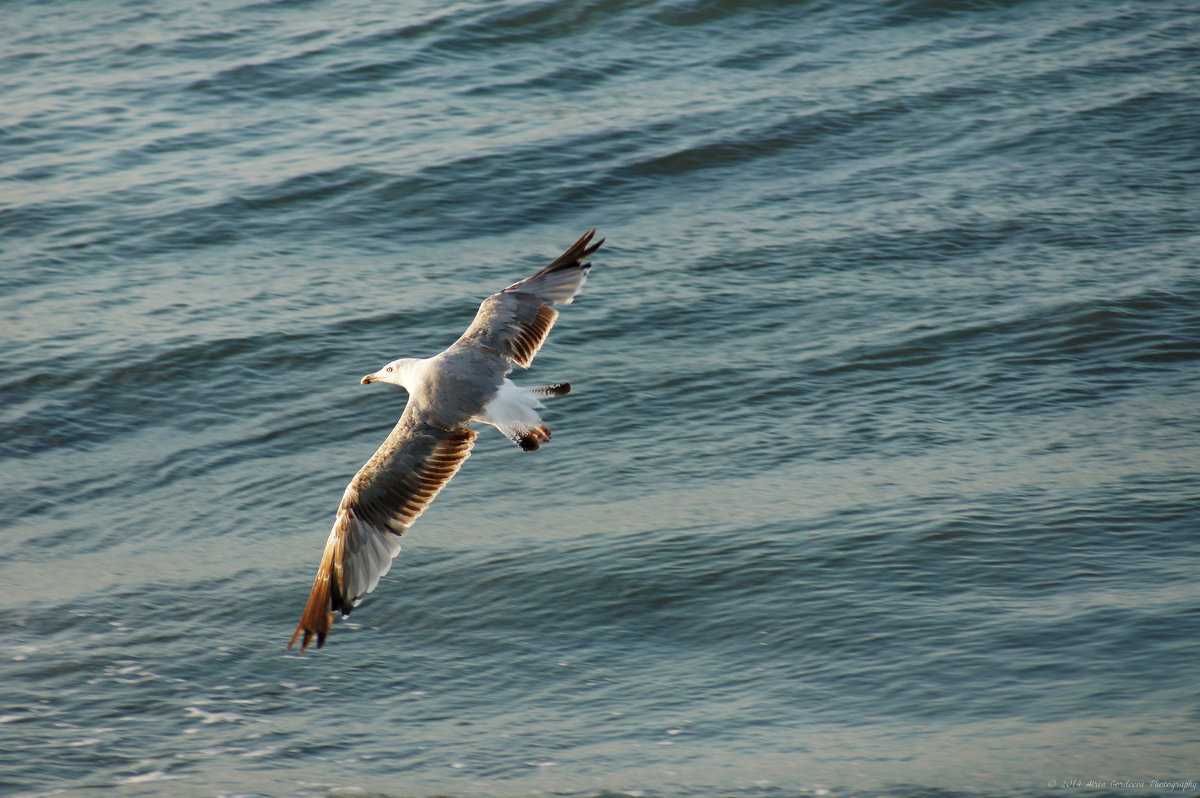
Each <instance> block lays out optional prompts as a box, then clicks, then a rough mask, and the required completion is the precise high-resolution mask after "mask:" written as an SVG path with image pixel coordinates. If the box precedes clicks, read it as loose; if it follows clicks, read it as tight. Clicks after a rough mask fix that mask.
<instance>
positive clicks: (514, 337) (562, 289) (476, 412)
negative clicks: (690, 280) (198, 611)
mask: <svg viewBox="0 0 1200 798" xmlns="http://www.w3.org/2000/svg"><path fill="white" fill-rule="evenodd" d="M595 234H596V231H595V230H591V231H589V232H587V233H585V234H584V235H583V237H582V238H580V239H579V240H578V241H576V242H575V243H574V244H573V245H571V248H570V249H568V250H567V251H566V252H564V253H563V254H562V255H561V256H560V257H559V258H558V259H557V260H555V261H554V262H553V263H551V264H550V265H549V266H547V267H546V268H544V269H542V270H541V271H539V272H537V273H535V274H533V275H531V276H529V277H526V278H525V279H524V280H521V281H520V282H517V283H513V284H512V285H510V286H509V287H508V288H505V289H504V290H503V291H500V292H498V293H495V294H492V295H491V296H489V297H488V298H487V299H485V300H483V302H482V304H480V306H479V311H478V312H477V313H476V314H475V320H474V321H472V322H471V326H469V327H467V330H466V332H464V333H463V334H462V335H461V336H460V337H459V339H458V340H457V341H455V342H454V343H453V344H451V345H450V347H449V348H448V349H446V350H445V351H443V352H441V353H439V354H437V355H434V356H433V357H427V358H400V359H399V360H393V361H392V362H391V363H388V364H387V365H385V366H384V367H383V368H381V369H380V370H379V371H376V372H375V373H374V374H368V375H367V376H365V377H363V378H362V382H363V384H364V385H365V384H367V383H372V382H389V383H391V384H393V385H399V386H401V387H402V388H404V389H405V390H406V391H408V403H407V404H406V405H405V406H404V412H403V414H401V416H400V420H399V421H398V422H396V426H395V427H394V428H393V429H392V432H391V434H389V435H388V436H387V438H386V439H385V440H384V442H383V444H382V445H380V447H379V449H378V450H376V452H375V454H374V455H372V456H371V459H370V460H368V461H367V462H366V464H365V465H364V466H363V467H362V468H360V469H359V470H358V473H357V474H355V475H354V479H352V480H350V484H349V486H347V487H346V492H345V493H343V494H342V503H341V504H340V505H339V506H338V511H337V517H336V519H335V520H334V522H333V530H332V531H331V532H330V533H329V539H328V540H327V541H326V543H325V551H324V553H323V554H322V555H321V564H320V566H319V567H318V568H317V578H316V581H314V582H313V586H312V592H311V593H310V594H309V596H308V604H307V605H306V606H305V607H304V613H303V615H301V616H300V624H299V625H298V626H297V627H296V632H295V634H293V635H292V639H291V642H289V643H288V648H289V649H290V648H291V647H292V646H293V645H295V643H296V640H297V639H298V638H300V636H301V635H303V638H304V639H303V640H302V641H301V643H300V652H301V653H303V652H304V651H305V650H306V649H307V648H308V646H309V643H311V642H312V639H313V637H316V639H317V648H321V647H322V646H323V645H325V637H326V636H327V635H328V634H329V630H330V627H331V626H332V625H333V613H334V611H335V610H336V611H338V612H340V613H341V614H342V616H343V617H345V616H347V615H349V614H350V611H351V610H352V609H353V608H354V607H357V606H358V604H359V602H361V601H362V599H363V597H364V596H366V595H367V594H368V593H370V592H371V591H372V590H374V589H375V586H376V585H378V584H379V579H380V577H382V576H383V575H384V574H386V573H387V572H388V570H389V569H390V568H391V567H392V560H394V559H395V557H396V555H397V554H399V553H400V543H399V539H400V536H401V535H402V534H404V532H406V531H407V530H408V528H409V527H410V526H412V524H413V522H414V521H415V520H417V517H418V516H420V515H421V513H423V512H424V511H425V508H426V507H428V506H429V504H430V502H432V501H433V498H434V497H435V496H437V494H438V492H439V491H440V490H441V489H442V488H444V487H445V486H446V483H448V482H449V481H450V479H451V477H453V476H454V475H455V474H456V473H458V469H459V468H460V467H461V466H462V464H463V462H464V461H465V460H466V459H467V458H468V457H470V455H471V447H472V445H473V444H474V442H475V435H476V433H475V431H474V430H472V429H471V426H470V425H471V422H473V421H478V422H481V423H483V424H490V425H491V426H493V427H495V428H496V429H498V430H500V432H502V433H503V434H504V435H505V436H506V437H508V439H509V440H511V441H512V442H513V443H515V444H517V445H518V446H520V447H521V448H522V449H523V450H524V451H527V452H531V451H534V450H536V449H538V448H539V447H540V446H541V445H542V444H543V443H545V442H546V441H548V440H550V429H549V428H548V427H547V426H546V425H545V424H543V423H542V419H541V416H540V415H539V414H538V410H539V409H541V408H542V407H543V404H542V401H541V400H542V399H546V398H550V397H555V396H563V395H565V394H567V393H570V391H571V384H570V383H567V382H562V383H557V384H554V385H543V386H540V387H537V388H525V387H521V386H519V385H516V384H515V383H513V382H512V381H511V380H509V379H508V374H509V373H510V372H511V371H512V370H513V367H514V366H520V367H521V368H523V369H524V368H529V366H530V364H531V363H532V362H533V357H534V355H536V354H537V353H538V350H539V349H541V347H542V343H543V342H544V341H545V340H546V336H547V335H548V334H549V333H550V328H551V327H553V326H554V321H555V319H557V318H558V311H557V310H555V309H554V307H555V306H558V305H569V304H571V302H572V301H573V300H574V299H575V297H576V296H578V295H579V292H580V290H581V289H582V288H583V284H584V283H585V282H586V281H587V274H588V269H590V268H591V264H590V263H588V262H587V258H588V257H590V256H591V255H592V253H594V252H595V251H596V250H597V249H599V248H600V245H601V244H603V243H604V239H600V240H599V241H597V242H596V243H594V244H593V243H591V242H592V238H593V236H595Z"/></svg>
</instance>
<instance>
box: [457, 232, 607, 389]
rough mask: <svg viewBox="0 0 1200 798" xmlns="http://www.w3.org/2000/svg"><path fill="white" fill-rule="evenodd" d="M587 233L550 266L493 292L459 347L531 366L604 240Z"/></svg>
mask: <svg viewBox="0 0 1200 798" xmlns="http://www.w3.org/2000/svg"><path fill="white" fill-rule="evenodd" d="M595 234H596V231H595V230H592V231H589V232H588V233H586V234H584V236H583V237H582V238H580V239H579V240H578V241H576V242H575V243H574V244H573V245H571V248H570V249H568V250H567V251H566V252H564V253H563V254H562V255H560V256H559V257H558V258H556V259H555V261H554V262H553V263H551V264H550V265H549V266H547V267H546V268H544V269H542V270H541V271H539V272H536V273H535V274H532V275H530V276H529V277H526V278H525V279H524V280H521V281H520V282H516V283H513V284H512V285H510V286H509V287H508V288H505V289H504V290H503V291H500V292H499V293H495V294H492V295H491V296H490V297H488V298H487V299H485V300H483V303H482V304H480V306H479V312H478V313H476V314H475V319H474V321H472V322H471V326H470V327H468V328H467V331H466V332H464V333H463V334H462V337H460V338H459V339H458V341H456V342H455V344H454V345H455V346H482V347H486V348H488V349H491V350H492V351H494V352H496V353H497V354H498V355H500V356H501V357H504V358H506V359H508V360H509V361H511V362H512V364H514V365H517V366H520V367H522V368H529V366H530V365H531V364H532V363H533V358H534V356H535V355H536V354H537V353H538V350H539V349H541V348H542V344H543V343H544V342H545V341H546V336H548V335H549V334H550V328H551V327H553V326H554V321H555V319H557V318H558V311H557V310H555V309H554V308H553V307H551V306H552V305H569V304H570V303H571V301H572V300H573V299H574V298H575V295H576V294H577V293H579V290H580V288H582V286H583V284H584V282H585V281H586V280H587V272H588V269H589V268H591V264H590V263H587V262H586V260H587V258H588V257H589V256H590V255H591V254H592V253H593V252H595V251H596V250H597V249H599V248H600V245H601V244H603V243H604V240H603V239H601V240H600V241H597V242H596V243H594V244H593V243H591V241H592V237H593V236H594V235H595Z"/></svg>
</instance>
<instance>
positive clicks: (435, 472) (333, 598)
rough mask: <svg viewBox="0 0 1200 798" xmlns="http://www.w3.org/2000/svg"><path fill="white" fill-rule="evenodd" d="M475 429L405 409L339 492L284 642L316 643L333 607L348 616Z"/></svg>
mask: <svg viewBox="0 0 1200 798" xmlns="http://www.w3.org/2000/svg"><path fill="white" fill-rule="evenodd" d="M474 441H475V432H474V431H472V430H470V429H466V428H460V429H453V430H443V429H439V428H437V427H434V426H431V425H429V424H426V423H424V422H422V421H419V420H417V419H416V417H415V415H414V414H412V413H408V412H406V413H405V414H404V416H403V417H401V419H400V421H399V422H398V423H397V424H396V426H395V428H394V429H393V430H392V432H391V434H390V435H388V437H387V439H386V440H385V441H384V442H383V445H381V446H380V447H379V449H378V450H377V451H376V452H375V454H374V455H373V456H372V457H371V459H370V460H368V461H367V463H366V464H365V465H364V466H363V467H362V468H361V469H359V471H358V473H357V474H356V475H355V476H354V479H353V480H351V481H350V485H349V486H348V487H347V488H346V492H345V494H343V496H342V503H341V505H340V506H339V507H338V514H337V518H336V520H335V521H334V524H333V529H332V531H330V533H329V539H328V540H327V541H326V543H325V551H324V552H323V553H322V555H321V564H320V566H318V568H317V577H316V579H315V580H314V581H313V586H312V590H311V592H310V593H309V596H308V603H307V604H306V605H305V607H304V612H303V613H302V614H301V616H300V623H299V625H297V627H296V631H295V633H293V634H292V639H291V641H290V642H289V643H288V648H291V647H292V646H293V645H294V644H295V642H296V639H297V638H299V637H300V636H301V635H303V636H304V639H303V640H302V642H301V643H300V651H301V652H303V651H305V650H306V649H307V648H308V646H309V643H310V642H311V641H312V639H313V637H316V639H317V648H320V647H321V646H323V645H324V644H325V637H326V636H327V635H328V634H329V630H330V628H331V627H332V625H333V613H334V611H338V612H341V613H342V614H343V615H349V614H350V611H351V610H352V609H353V608H354V606H355V605H356V604H357V603H358V602H359V601H360V600H361V599H362V597H363V596H364V595H366V594H367V593H369V592H370V591H371V590H373V589H374V588H375V585H376V584H377V583H378V581H379V577H381V576H382V575H383V574H385V573H386V572H387V569H388V568H389V567H390V566H391V558H392V557H394V556H395V555H396V553H397V552H398V551H399V546H398V545H397V543H396V541H395V538H397V537H399V536H400V535H401V534H403V533H404V532H405V531H406V530H407V529H408V528H409V526H411V525H412V523H413V521H415V520H416V519H417V518H418V516H420V515H421V513H423V512H424V511H425V508H426V507H428V506H429V503H430V502H432V501H433V499H434V497H435V496H437V494H438V492H439V491H440V490H441V489H442V488H443V487H445V486H446V483H448V482H449V481H450V479H451V478H452V477H453V476H454V475H455V474H456V473H458V469H459V468H460V467H461V466H462V464H463V462H464V461H465V460H466V459H467V458H468V457H470V455H471V447H472V445H473V444H474Z"/></svg>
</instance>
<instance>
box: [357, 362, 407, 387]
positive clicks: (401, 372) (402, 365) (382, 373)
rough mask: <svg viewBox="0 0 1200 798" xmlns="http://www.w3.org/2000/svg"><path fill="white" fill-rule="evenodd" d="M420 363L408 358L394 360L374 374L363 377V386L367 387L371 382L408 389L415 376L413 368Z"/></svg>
mask: <svg viewBox="0 0 1200 798" xmlns="http://www.w3.org/2000/svg"><path fill="white" fill-rule="evenodd" d="M419 362H420V361H418V360H413V359H411V358H406V357H402V358H400V359H399V360H393V361H392V362H391V363H388V364H387V365H386V366H384V367H383V368H381V369H380V370H379V371H377V372H375V373H374V374H368V375H367V376H365V377H363V378H362V384H363V385H366V384H367V383H369V382H390V383H391V384H392V385H399V386H401V387H407V386H408V384H409V381H410V380H411V378H412V376H413V367H414V366H415V365H416V364H417V363H419Z"/></svg>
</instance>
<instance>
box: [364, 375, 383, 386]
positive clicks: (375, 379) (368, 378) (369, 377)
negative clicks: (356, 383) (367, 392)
mask: <svg viewBox="0 0 1200 798" xmlns="http://www.w3.org/2000/svg"><path fill="white" fill-rule="evenodd" d="M369 382H379V378H378V377H376V376H375V375H374V374H368V375H367V376H365V377H363V378H362V384H363V385H366V384H367V383H369Z"/></svg>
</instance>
